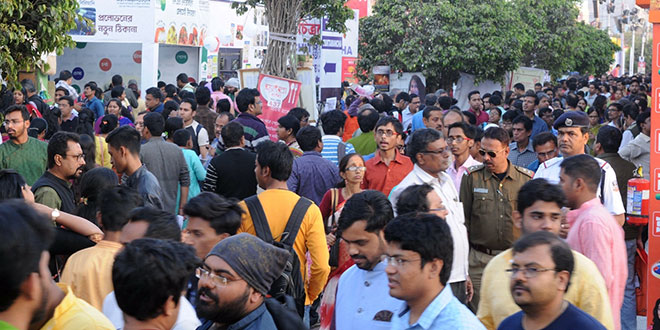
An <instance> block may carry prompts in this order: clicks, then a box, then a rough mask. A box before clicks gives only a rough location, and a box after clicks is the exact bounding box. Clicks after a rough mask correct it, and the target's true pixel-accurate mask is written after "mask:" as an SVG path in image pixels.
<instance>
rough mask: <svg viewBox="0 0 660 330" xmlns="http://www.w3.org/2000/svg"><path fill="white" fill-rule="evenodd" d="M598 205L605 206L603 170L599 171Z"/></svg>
mask: <svg viewBox="0 0 660 330" xmlns="http://www.w3.org/2000/svg"><path fill="white" fill-rule="evenodd" d="M600 173H601V174H600V203H601V204H603V205H605V170H604V169H602V168H601V169H600Z"/></svg>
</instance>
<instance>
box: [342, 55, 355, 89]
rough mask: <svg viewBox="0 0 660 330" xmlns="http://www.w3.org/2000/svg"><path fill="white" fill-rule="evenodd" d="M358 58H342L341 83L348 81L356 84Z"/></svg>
mask: <svg viewBox="0 0 660 330" xmlns="http://www.w3.org/2000/svg"><path fill="white" fill-rule="evenodd" d="M356 64H357V58H356V57H342V58H341V81H348V82H349V83H356V84H357V82H358V81H357V78H355V73H356V68H355V66H356Z"/></svg>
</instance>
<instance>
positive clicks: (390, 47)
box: [357, 0, 529, 88]
mask: <svg viewBox="0 0 660 330" xmlns="http://www.w3.org/2000/svg"><path fill="white" fill-rule="evenodd" d="M522 25H523V24H522V22H521V21H520V18H519V15H517V13H516V11H515V10H514V8H513V7H512V4H511V2H509V1H507V0H430V1H414V2H413V1H407V0H379V1H378V2H377V3H376V5H375V7H374V15H372V16H370V17H365V18H363V19H361V20H360V59H359V60H358V64H357V66H358V72H363V73H364V72H370V71H371V68H372V67H373V66H374V65H377V64H380V63H386V64H388V65H390V68H391V69H392V70H393V71H406V72H422V73H423V74H424V76H425V77H426V80H427V84H428V85H430V86H435V87H445V88H446V87H448V86H451V83H453V82H455V81H456V80H457V79H458V77H459V72H468V73H471V74H474V75H475V76H476V78H477V80H484V79H492V80H496V81H499V80H501V79H502V78H503V76H504V73H505V72H506V71H510V70H515V69H516V68H517V67H518V63H519V60H520V58H522V56H523V51H522V47H521V46H520V45H521V44H522V43H528V42H529V41H528V40H526V38H529V36H528V34H527V33H525V32H524V31H522V29H521V28H520V27H521V26H522ZM359 78H361V79H363V80H364V79H366V78H367V77H366V76H365V75H364V74H363V75H361V76H360V77H359Z"/></svg>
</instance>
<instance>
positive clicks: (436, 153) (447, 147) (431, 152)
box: [420, 146, 451, 155]
mask: <svg viewBox="0 0 660 330" xmlns="http://www.w3.org/2000/svg"><path fill="white" fill-rule="evenodd" d="M450 152H451V149H450V148H449V146H446V147H444V148H442V149H440V150H422V151H420V153H423V154H434V155H439V154H442V153H447V154H448V153H450Z"/></svg>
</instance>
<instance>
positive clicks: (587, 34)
mask: <svg viewBox="0 0 660 330" xmlns="http://www.w3.org/2000/svg"><path fill="white" fill-rule="evenodd" d="M571 41H572V44H573V46H572V47H570V56H568V59H569V60H570V62H569V63H570V65H571V66H570V70H571V71H578V72H580V73H582V74H585V73H589V74H593V75H596V76H599V75H601V74H603V73H605V72H607V71H609V69H610V64H612V62H614V58H613V57H612V55H613V54H614V53H615V52H616V51H618V50H620V48H619V46H617V45H615V44H614V43H612V41H611V40H610V37H609V36H608V35H607V32H605V31H603V30H599V29H597V28H595V27H593V26H591V25H586V24H584V23H582V22H580V23H577V24H576V25H575V30H574V35H573V38H572V39H571ZM575 45H580V47H576V46H575ZM635 65H637V60H635Z"/></svg>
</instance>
